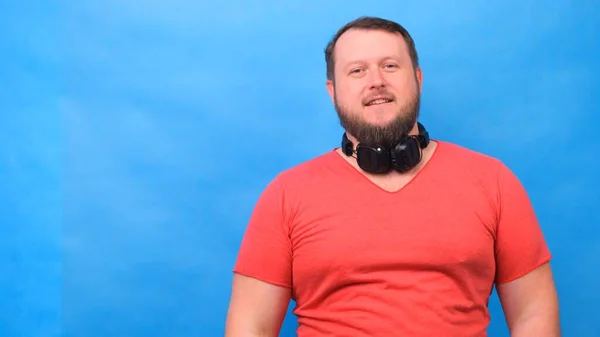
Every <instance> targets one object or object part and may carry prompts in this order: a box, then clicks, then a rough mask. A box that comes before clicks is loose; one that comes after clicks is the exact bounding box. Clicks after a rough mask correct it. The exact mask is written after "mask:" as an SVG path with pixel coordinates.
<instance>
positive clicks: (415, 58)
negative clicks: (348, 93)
mask: <svg viewBox="0 0 600 337" xmlns="http://www.w3.org/2000/svg"><path fill="white" fill-rule="evenodd" d="M350 29H365V30H384V31H387V32H390V33H399V34H400V35H402V37H403V38H404V41H405V42H406V44H407V46H408V52H409V55H410V58H411V60H412V64H413V67H415V68H416V67H418V66H419V55H418V54H417V49H416V47H415V41H414V40H413V38H412V37H411V36H410V34H409V33H408V31H407V30H406V29H405V28H404V27H402V25H400V24H398V23H396V22H394V21H390V20H386V19H383V18H378V17H372V16H362V17H359V18H357V19H355V20H353V21H350V22H349V23H347V24H346V25H344V26H343V27H342V28H340V29H339V30H338V31H337V32H336V34H335V35H334V36H333V37H332V38H331V40H330V41H329V43H328V44H327V47H326V48H325V62H326V66H327V79H328V80H333V73H334V63H335V59H334V53H333V50H334V48H335V44H336V43H337V41H338V39H339V38H340V36H342V34H344V33H345V32H346V31H348V30H350Z"/></svg>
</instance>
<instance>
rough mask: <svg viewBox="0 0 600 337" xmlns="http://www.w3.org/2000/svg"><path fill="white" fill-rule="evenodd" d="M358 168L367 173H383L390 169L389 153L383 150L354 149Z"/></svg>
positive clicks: (371, 148)
mask: <svg viewBox="0 0 600 337" xmlns="http://www.w3.org/2000/svg"><path fill="white" fill-rule="evenodd" d="M356 161H357V163H358V166H359V167H360V168H361V169H362V170H363V171H366V172H369V173H385V172H387V171H389V170H390V168H391V164H392V163H391V158H390V155H389V151H387V150H386V149H385V148H381V147H377V148H373V147H366V146H360V145H359V146H358V147H357V148H356Z"/></svg>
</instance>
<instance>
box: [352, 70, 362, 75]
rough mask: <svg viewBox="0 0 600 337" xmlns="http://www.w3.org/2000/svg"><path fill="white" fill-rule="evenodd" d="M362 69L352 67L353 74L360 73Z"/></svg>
mask: <svg viewBox="0 0 600 337" xmlns="http://www.w3.org/2000/svg"><path fill="white" fill-rule="evenodd" d="M360 71H361V69H352V70H351V71H350V73H351V74H358V73H359V72H360Z"/></svg>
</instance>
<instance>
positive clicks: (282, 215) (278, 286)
mask: <svg viewBox="0 0 600 337" xmlns="http://www.w3.org/2000/svg"><path fill="white" fill-rule="evenodd" d="M285 200H286V199H285V198H284V188H283V184H282V183H281V181H280V180H279V179H275V180H274V181H272V182H271V183H270V184H269V185H268V186H267V187H266V188H265V190H264V191H263V192H262V193H261V195H260V197H259V199H258V201H257V203H256V205H255V207H254V210H253V212H252V214H251V217H250V220H249V222H248V225H247V227H246V230H245V233H244V236H243V238H242V242H241V245H240V249H239V252H238V256H237V261H236V263H235V267H234V269H233V271H234V274H233V275H234V276H233V282H232V292H231V299H230V307H229V312H228V315H227V323H226V326H227V329H226V330H227V333H226V335H227V336H236V337H237V336H240V337H243V336H277V335H278V334H279V329H280V328H281V324H282V322H283V319H284V317H285V313H286V311H287V307H288V305H289V302H290V298H291V288H292V243H291V238H290V224H289V220H288V215H287V214H288V209H287V207H286V204H285Z"/></svg>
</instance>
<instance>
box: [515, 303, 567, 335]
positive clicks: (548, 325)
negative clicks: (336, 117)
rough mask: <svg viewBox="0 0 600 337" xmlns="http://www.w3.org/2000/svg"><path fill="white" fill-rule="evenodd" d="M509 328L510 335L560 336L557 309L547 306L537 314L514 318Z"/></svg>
mask: <svg viewBox="0 0 600 337" xmlns="http://www.w3.org/2000/svg"><path fill="white" fill-rule="evenodd" d="M509 329H510V336H511V337H525V336H544V337H561V329H560V320H559V313H558V310H557V309H550V308H547V309H546V310H544V311H541V312H540V313H538V314H533V315H530V316H528V317H523V318H522V319H518V320H515V322H513V324H512V325H511V326H510V327H509Z"/></svg>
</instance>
